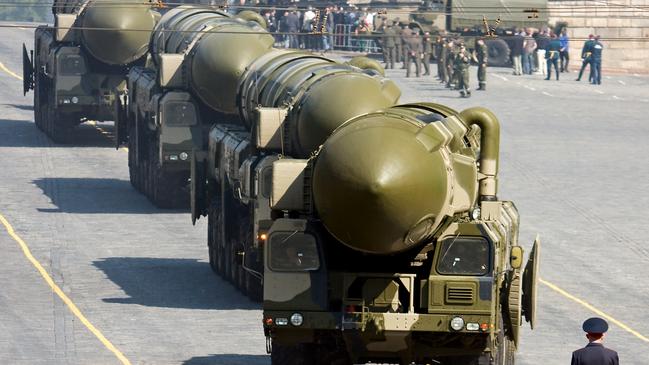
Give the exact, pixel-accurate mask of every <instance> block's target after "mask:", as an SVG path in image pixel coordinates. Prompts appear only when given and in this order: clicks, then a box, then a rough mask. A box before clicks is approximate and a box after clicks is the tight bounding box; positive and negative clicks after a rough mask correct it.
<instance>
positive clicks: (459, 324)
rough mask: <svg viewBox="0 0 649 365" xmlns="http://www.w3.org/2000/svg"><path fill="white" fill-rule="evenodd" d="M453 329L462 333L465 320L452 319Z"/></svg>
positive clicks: (459, 318)
mask: <svg viewBox="0 0 649 365" xmlns="http://www.w3.org/2000/svg"><path fill="white" fill-rule="evenodd" d="M451 328H452V329H454V330H455V331H460V330H461V329H463V328H464V320H463V319H462V317H453V319H451Z"/></svg>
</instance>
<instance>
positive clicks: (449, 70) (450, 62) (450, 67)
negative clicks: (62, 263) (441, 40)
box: [446, 40, 457, 88]
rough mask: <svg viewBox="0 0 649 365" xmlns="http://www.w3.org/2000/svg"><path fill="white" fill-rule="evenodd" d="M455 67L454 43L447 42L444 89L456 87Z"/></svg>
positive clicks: (451, 41)
mask: <svg viewBox="0 0 649 365" xmlns="http://www.w3.org/2000/svg"><path fill="white" fill-rule="evenodd" d="M454 65H455V43H454V42H453V40H449V42H448V44H446V87H447V88H452V87H453V86H455V85H457V83H456V82H455V81H456V80H455V77H456V76H457V75H456V74H455V72H453V71H454V68H455V67H454Z"/></svg>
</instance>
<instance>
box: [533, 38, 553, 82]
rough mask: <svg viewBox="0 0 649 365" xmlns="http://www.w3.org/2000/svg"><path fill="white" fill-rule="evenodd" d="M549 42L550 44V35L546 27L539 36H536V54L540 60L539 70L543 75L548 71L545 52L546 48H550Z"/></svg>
mask: <svg viewBox="0 0 649 365" xmlns="http://www.w3.org/2000/svg"><path fill="white" fill-rule="evenodd" d="M549 44H550V37H548V31H547V29H544V30H543V31H541V33H539V35H538V37H537V38H536V55H537V58H538V61H539V65H538V70H539V71H540V72H541V74H543V75H545V74H546V71H547V66H546V60H545V53H546V50H547V49H548V45H549Z"/></svg>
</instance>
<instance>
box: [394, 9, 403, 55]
mask: <svg viewBox="0 0 649 365" xmlns="http://www.w3.org/2000/svg"><path fill="white" fill-rule="evenodd" d="M392 29H393V30H394V56H395V59H396V62H401V61H403V47H402V42H401V24H400V23H399V20H398V19H397V20H395V21H394V22H393V23H392Z"/></svg>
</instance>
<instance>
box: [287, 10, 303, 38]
mask: <svg viewBox="0 0 649 365" xmlns="http://www.w3.org/2000/svg"><path fill="white" fill-rule="evenodd" d="M284 19H285V21H284V22H285V27H286V28H285V29H286V32H287V33H288V48H299V46H300V42H299V40H298V37H297V33H298V32H299V30H300V17H299V15H298V14H297V10H295V9H294V10H291V12H290V13H288V14H287V15H286V16H284Z"/></svg>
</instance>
